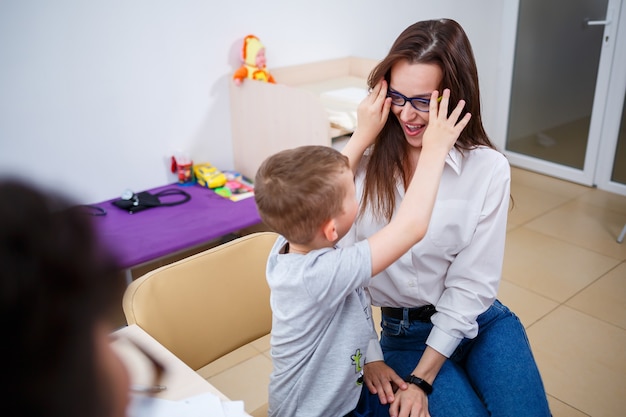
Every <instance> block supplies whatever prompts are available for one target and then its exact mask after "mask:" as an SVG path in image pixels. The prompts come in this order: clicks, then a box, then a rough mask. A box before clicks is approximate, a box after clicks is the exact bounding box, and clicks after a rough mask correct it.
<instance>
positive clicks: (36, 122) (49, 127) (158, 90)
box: [0, 0, 516, 203]
mask: <svg viewBox="0 0 626 417" xmlns="http://www.w3.org/2000/svg"><path fill="white" fill-rule="evenodd" d="M502 3H505V5H503V4H502ZM513 3H515V4H516V2H515V1H513ZM507 4H509V5H510V4H511V3H509V2H508V1H507V2H502V1H501V0H476V1H472V2H468V1H465V0H440V1H436V2H424V1H415V0H391V1H382V0H343V1H337V0H318V1H316V2H297V1H293V0H266V1H265V2H261V3H259V2H258V1H252V0H239V1H237V2H222V3H219V4H218V3H216V2H215V1H214V0H176V1H174V0H106V1H105V0H89V1H84V0H0V175H2V174H7V173H11V174H16V175H18V176H21V177H25V178H26V179H29V180H32V181H34V182H35V183H37V184H41V185H44V186H47V187H50V188H53V189H58V190H61V191H63V192H65V193H66V194H69V195H70V196H71V197H72V198H74V199H76V200H77V201H78V202H84V203H93V202H98V201H101V200H105V199H110V198H114V197H117V196H118V195H119V194H120V193H121V192H122V191H123V190H124V189H125V188H131V189H133V190H135V191H141V190H144V189H147V188H151V187H155V186H158V185H162V184H166V183H169V182H173V181H175V177H174V176H173V175H172V174H171V173H170V172H169V157H170V156H171V155H172V154H173V153H174V152H177V151H181V152H184V153H187V154H189V155H190V156H191V157H192V159H193V160H194V161H197V162H205V161H209V162H211V163H213V164H214V165H216V166H218V167H220V168H222V169H230V168H232V163H233V157H232V148H231V141H230V132H231V129H230V114H229V97H228V83H229V82H230V80H231V75H232V72H233V71H234V69H236V68H237V67H238V66H239V64H240V63H239V61H238V52H237V46H238V45H239V42H240V41H241V39H242V38H243V37H244V36H245V35H247V34H249V33H253V34H256V35H257V36H259V37H260V38H261V40H262V41H263V42H264V44H265V46H266V48H267V58H268V69H269V70H270V71H271V69H272V67H282V66H287V65H295V64H302V63H307V62H312V61H316V60H322V59H331V58H338V57H342V56H347V55H354V56H363V57H367V58H375V59H377V58H382V57H383V56H384V55H385V53H386V52H387V50H388V49H389V47H390V46H391V43H392V42H393V40H394V39H395V37H396V36H397V35H398V34H399V33H400V31H401V30H403V29H404V28H405V27H406V26H408V25H409V24H411V23H413V22H415V21H417V20H422V19H429V18H437V17H450V18H454V19H456V20H458V21H459V22H460V23H461V24H462V25H463V26H464V27H465V29H466V31H467V32H468V35H469V37H470V39H471V41H472V43H473V46H474V52H475V54H476V57H477V61H478V67H479V73H480V78H481V88H482V95H483V111H484V119H485V124H486V127H487V130H488V132H491V131H493V132H496V133H499V131H501V128H500V127H498V126H499V125H501V124H502V123H503V122H502V120H501V119H502V116H501V115H500V116H499V114H501V112H498V111H497V108H498V106H502V103H501V102H500V103H498V97H501V96H502V94H503V93H501V92H500V88H499V84H500V85H505V86H506V85H508V84H507V83H508V80H509V79H510V74H509V72H510V67H511V63H510V62H509V61H510V59H511V57H512V53H511V51H509V50H508V49H510V45H509V44H510V42H509V43H506V42H505V44H502V43H501V42H502V41H501V38H502V36H500V35H501V33H502V32H503V27H504V28H507V27H510V25H515V22H514V21H513V22H511V21H506V22H505V21H503V16H506V15H507V14H504V13H503V8H504V9H506V8H507V6H506V5H507ZM508 7H509V8H510V6H508ZM509 20H510V19H509ZM507 48H508V49H507ZM503 57H504V58H503ZM503 69H504V70H503ZM278 81H279V82H280V80H278ZM500 87H501V86H500ZM504 94H505V97H506V98H507V99H508V95H506V94H508V93H507V92H505V93H504ZM506 106H507V107H508V101H507V103H506ZM494 139H495V138H494Z"/></svg>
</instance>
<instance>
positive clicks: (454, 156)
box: [445, 148, 463, 175]
mask: <svg viewBox="0 0 626 417" xmlns="http://www.w3.org/2000/svg"><path fill="white" fill-rule="evenodd" d="M445 163H446V164H447V165H448V166H449V167H450V168H452V169H453V170H454V172H456V174H457V175H461V169H462V168H463V154H462V153H461V151H459V150H458V149H457V148H452V149H451V150H450V152H448V155H447V156H446V160H445Z"/></svg>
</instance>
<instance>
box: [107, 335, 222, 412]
mask: <svg viewBox="0 0 626 417" xmlns="http://www.w3.org/2000/svg"><path fill="white" fill-rule="evenodd" d="M113 334H114V335H116V336H123V337H125V338H128V339H130V340H131V341H132V342H133V343H135V344H136V345H138V346H140V347H141V348H143V349H144V350H145V351H146V352H148V353H149V354H150V355H152V356H153V357H154V358H155V359H157V360H158V361H159V362H160V363H161V364H163V365H164V366H165V368H166V372H165V375H164V377H163V379H162V381H161V384H162V385H165V386H166V387H167V388H166V389H165V390H164V391H162V392H160V393H158V394H156V395H155V397H157V398H163V399H167V400H182V399H185V398H189V397H192V396H195V395H199V394H204V393H207V392H210V393H212V394H214V395H216V396H217V397H219V398H220V399H221V400H224V401H229V398H228V397H226V395H224V394H223V393H221V392H220V391H219V390H218V389H217V388H215V387H214V386H213V385H211V384H210V383H209V382H208V381H207V380H205V379H204V378H202V377H201V376H200V375H199V374H197V373H196V372H195V371H194V370H193V369H191V368H190V367H189V366H187V365H186V364H185V363H184V362H183V361H181V360H180V359H178V358H177V357H176V356H175V355H174V354H173V353H172V352H170V351H169V350H167V348H165V346H163V345H161V344H160V343H159V342H157V341H156V340H155V339H154V338H153V337H152V336H150V335H149V334H148V333H146V332H145V331H144V330H143V329H142V328H141V327H139V326H137V325H136V324H133V325H130V326H126V327H122V328H120V329H118V330H116V331H115V332H114V333H113ZM112 343H113V345H114V347H115V344H119V343H121V342H120V340H114V341H113V342H112Z"/></svg>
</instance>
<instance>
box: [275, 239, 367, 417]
mask: <svg viewBox="0 0 626 417" xmlns="http://www.w3.org/2000/svg"><path fill="white" fill-rule="evenodd" d="M286 243H287V241H286V240H285V239H284V238H283V237H282V236H281V237H279V238H278V240H277V241H276V243H275V245H274V247H273V248H272V251H271V252H270V256H269V259H268V264H267V281H268V283H269V286H270V290H271V297H270V302H271V306H272V315H273V317H272V334H271V353H272V362H273V366H274V370H273V372H272V375H271V377H270V386H269V416H270V417H294V416H298V417H313V416H320V417H321V416H323V417H333V416H344V415H346V414H347V413H349V412H350V411H352V410H353V409H354V408H355V407H356V404H357V402H358V399H359V395H360V393H361V387H362V375H363V365H364V364H365V352H366V351H367V347H368V343H369V341H370V340H371V339H376V338H377V336H376V334H375V330H374V326H373V323H372V316H371V307H370V303H369V298H368V297H367V295H366V293H365V292H364V290H363V288H364V287H365V286H367V284H368V283H369V280H370V278H371V271H372V263H371V256H370V247H369V244H368V242H367V241H362V242H358V243H356V244H355V245H354V246H350V247H347V248H341V249H339V248H325V249H320V250H315V251H312V252H309V253H308V254H306V255H301V254H285V253H284V247H285V245H286Z"/></svg>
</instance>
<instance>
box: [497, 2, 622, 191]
mask: <svg viewBox="0 0 626 417" xmlns="http://www.w3.org/2000/svg"><path fill="white" fill-rule="evenodd" d="M625 1H626V0H557V1H545V0H519V8H518V25H517V35H516V39H515V53H514V63H513V76H512V82H511V93H510V108H509V116H508V126H507V133H506V145H505V149H504V152H505V154H506V155H507V157H508V159H509V161H510V162H511V165H513V166H519V167H522V168H526V169H530V170H533V171H536V172H540V173H543V174H546V175H551V176H555V177H559V178H563V179H566V180H570V181H573V182H577V183H580V184H585V185H590V186H591V185H597V186H598V187H599V188H603V189H607V190H609V191H613V192H618V193H621V194H626V149H625V148H626V135H625V134H624V128H625V127H626V122H625V121H624V117H623V109H624V97H625V93H626V30H625V29H626V28H625V27H624V26H626V23H624V22H626V17H625V16H626V6H624V7H623V4H622V3H624V2H625ZM620 25H621V26H622V27H621V29H620ZM620 131H621V132H622V133H621V135H620Z"/></svg>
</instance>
